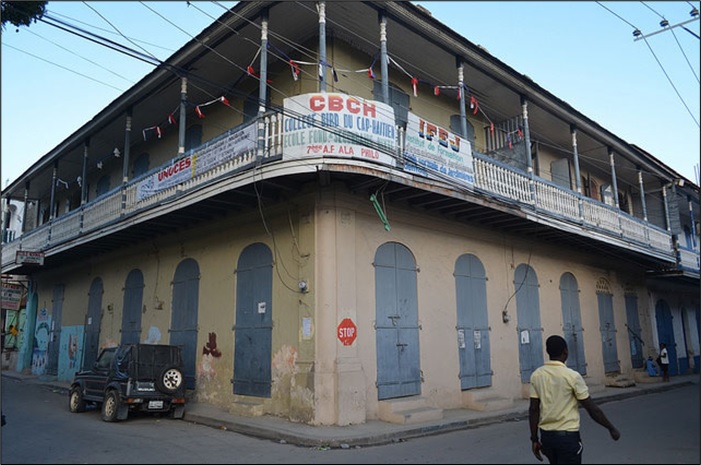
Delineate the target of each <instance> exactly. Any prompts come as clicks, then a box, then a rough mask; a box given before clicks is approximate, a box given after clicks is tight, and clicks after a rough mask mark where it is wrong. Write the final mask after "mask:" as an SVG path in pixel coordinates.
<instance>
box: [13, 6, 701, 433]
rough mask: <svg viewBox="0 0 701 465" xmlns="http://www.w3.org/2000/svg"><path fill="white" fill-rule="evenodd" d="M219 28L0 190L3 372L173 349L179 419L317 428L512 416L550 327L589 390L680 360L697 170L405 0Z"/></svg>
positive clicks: (231, 18)
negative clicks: (234, 415) (11, 286)
mask: <svg viewBox="0 0 701 465" xmlns="http://www.w3.org/2000/svg"><path fill="white" fill-rule="evenodd" d="M222 13H223V14H222V16H221V17H220V18H218V19H217V20H216V21H215V22H214V23H212V25H211V26H209V27H208V28H207V29H205V30H204V31H202V33H201V34H200V35H198V36H197V37H196V38H194V39H193V40H192V41H190V42H189V43H188V44H186V45H185V46H184V47H183V48H182V49H180V50H178V51H177V52H176V53H174V54H173V55H172V56H171V57H170V58H169V59H168V60H167V61H165V62H162V63H159V64H158V65H157V66H156V68H155V69H154V71H153V72H151V73H150V74H148V75H147V76H145V77H144V78H143V79H142V80H141V81H140V82H138V83H137V84H136V85H134V86H133V87H132V88H130V89H129V90H128V91H127V92H125V93H124V94H123V95H122V96H120V97H119V98H118V99H116V100H115V101H113V102H112V103H111V104H110V105H109V106H107V107H106V108H105V109H104V110H102V111H101V112H100V113H98V114H97V115H95V117H94V118H93V119H92V120H90V121H89V122H87V123H86V124H85V125H84V126H83V127H81V128H80V129H79V130H77V131H76V132H75V133H73V134H70V135H68V137H67V138H66V139H65V140H64V141H63V142H62V143H61V144H60V145H59V146H57V147H56V148H55V149H54V150H52V151H51V152H49V153H47V154H46V155H45V156H44V157H43V158H41V159H40V160H39V161H38V162H37V163H35V164H34V165H33V166H32V167H31V168H30V169H28V170H27V171H26V172H25V173H24V174H23V175H22V176H21V177H19V178H18V179H17V180H15V181H14V182H12V183H11V184H10V185H9V186H8V187H7V188H6V189H5V190H4V191H3V193H2V194H3V199H5V200H6V201H7V202H14V201H16V200H19V201H21V202H22V204H23V205H26V206H27V208H26V209H24V210H23V211H24V213H23V217H22V221H21V230H20V231H17V233H16V234H14V235H13V236H12V237H10V236H7V237H5V236H3V237H4V238H5V239H6V240H7V242H6V243H4V244H3V250H2V271H3V276H7V277H8V279H9V277H24V278H23V279H26V280H27V283H28V285H27V287H28V291H27V292H28V294H27V299H26V306H25V307H24V308H22V310H21V312H23V313H24V317H25V318H24V322H25V323H24V328H23V329H24V332H25V333H26V334H27V335H31V337H25V338H24V341H25V342H24V343H23V344H22V345H21V347H20V349H19V356H18V359H17V363H16V367H15V369H16V370H18V371H29V370H31V372H32V373H35V374H37V375H44V376H55V377H57V378H58V379H60V380H69V379H70V378H71V377H72V375H73V373H74V372H75V371H76V370H77V369H79V368H80V367H81V366H89V365H91V364H92V363H93V361H94V360H95V357H96V355H97V353H98V350H99V349H100V348H102V347H105V346H112V345H116V344H118V343H120V342H137V341H141V342H147V343H148V342H150V343H171V344H178V345H181V346H182V347H183V349H184V354H185V363H186V377H187V383H188V387H189V388H190V389H191V394H192V396H193V398H194V399H195V400H196V401H198V402H206V403H211V404H214V405H217V406H220V407H222V408H225V409H228V410H230V411H235V412H239V413H243V414H249V415H263V414H270V415H277V416H280V417H283V418H287V419H289V420H291V421H296V422H304V423H309V424H324V425H349V424H353V423H363V422H365V421H367V420H370V419H382V420H386V421H394V422H405V421H410V420H407V418H408V417H407V416H406V415H404V413H403V412H404V411H403V409H405V408H411V409H414V413H415V415H414V416H413V417H412V418H424V419H425V418H430V417H432V416H435V415H442V414H443V413H442V412H443V410H445V409H453V408H465V407H467V408H475V409H486V408H503V407H505V406H508V405H509V404H510V403H511V402H513V401H514V400H515V399H519V398H522V397H524V396H526V395H527V389H528V382H529V376H530V374H531V372H532V371H533V370H534V369H535V368H536V367H538V366H539V365H540V364H542V363H543V361H544V359H545V350H544V340H545V338H546V337H547V336H548V335H550V334H561V335H563V336H564V337H566V339H567V340H568V342H569V345H570V358H569V360H568V363H569V364H570V366H571V367H572V368H574V369H576V370H578V371H580V372H581V373H582V374H583V375H585V377H586V379H587V382H588V383H589V384H590V386H592V389H596V387H597V386H604V385H616V384H617V383H618V385H626V384H627V383H630V382H635V381H636V379H638V378H639V376H638V372H639V371H640V370H641V369H642V367H643V363H644V360H645V359H646V358H647V357H648V355H652V356H653V358H654V356H655V354H656V352H657V347H658V345H659V343H660V342H666V343H667V346H668V348H669V349H670V356H671V360H672V364H671V370H670V371H671V374H672V375H676V374H679V373H687V372H690V371H698V370H699V366H700V362H699V350H700V347H699V321H700V320H701V319H700V318H699V222H698V220H699V188H698V186H696V185H694V184H693V183H692V182H691V181H690V180H688V179H685V178H683V177H682V176H680V175H679V174H678V173H676V172H674V171H673V170H672V169H670V168H669V167H668V166H666V165H665V164H664V163H663V162H661V161H660V160H659V159H657V158H655V156H653V155H652V154H649V153H646V152H645V151H643V150H641V149H640V148H638V147H637V146H635V145H632V144H631V143H629V142H627V141H624V140H622V139H621V138H619V137H617V136H616V135H615V134H613V133H611V132H610V131H608V130H607V129H605V128H603V127H601V126H600V125H599V124H597V123H596V122H595V121H592V120H591V119H589V118H588V117H587V116H585V115H583V114H581V113H580V112H578V111H577V110H576V109H574V108H572V107H571V106H570V105H568V104H567V103H566V102H564V101H562V100H560V99H558V98H557V97H556V96H555V95H552V94H551V93H550V92H548V91H547V90H546V89H543V88H542V87H540V86H539V85H538V84H537V83H535V82H533V81H532V80H531V79H529V78H528V77H527V76H524V75H522V74H520V73H519V72H518V71H516V70H514V69H512V68H511V67H509V65H508V64H506V63H503V62H501V61H500V60H498V59H496V58H495V57H493V56H491V55H490V54H489V53H488V52H487V51H486V50H484V49H483V48H481V47H479V46H477V45H475V44H473V43H471V42H470V41H469V40H468V39H467V38H464V37H461V36H460V35H458V34H457V33H455V32H454V31H452V30H450V29H448V28H447V27H445V26H444V25H442V24H441V23H440V22H438V21H437V20H435V19H434V18H433V17H432V16H431V15H430V13H429V12H427V11H426V10H425V9H423V8H420V7H417V6H415V5H412V4H410V3H405V2H373V1H369V2H240V3H238V4H237V5H236V6H235V7H234V8H233V9H232V10H230V11H224V10H223V11H222ZM8 224H9V223H8ZM420 409H422V410H420ZM416 412H422V414H421V415H419V414H416Z"/></svg>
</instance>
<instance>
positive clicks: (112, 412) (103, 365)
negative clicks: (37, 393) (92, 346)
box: [68, 344, 185, 421]
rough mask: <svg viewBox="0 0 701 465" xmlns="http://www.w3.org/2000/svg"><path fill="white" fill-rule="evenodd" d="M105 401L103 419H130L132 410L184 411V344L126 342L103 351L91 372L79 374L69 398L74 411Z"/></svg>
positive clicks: (180, 414)
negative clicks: (182, 350) (178, 345)
mask: <svg viewBox="0 0 701 465" xmlns="http://www.w3.org/2000/svg"><path fill="white" fill-rule="evenodd" d="M88 404H94V405H100V404H101V405H102V419H103V420H104V421H117V420H126V419H127V416H128V415H129V411H130V410H132V411H144V412H159V413H169V414H170V415H171V416H172V417H173V418H182V417H183V414H184V412H185V378H184V376H183V369H182V356H181V353H180V347H177V346H171V345H163V344H124V345H120V346H119V347H110V348H107V349H104V350H102V352H101V353H100V355H99V357H98V358H97V361H96V362H95V364H94V365H93V368H92V369H91V370H86V371H79V372H77V373H76V374H75V378H74V379H73V383H72V384H71V389H70V394H69V397H68V407H69V409H70V411H71V412H73V413H78V412H84V411H85V410H86V407H87V405H88Z"/></svg>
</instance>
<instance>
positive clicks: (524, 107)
mask: <svg viewBox="0 0 701 465" xmlns="http://www.w3.org/2000/svg"><path fill="white" fill-rule="evenodd" d="M521 113H522V114H523V138H524V141H523V142H524V150H525V152H526V166H527V167H528V168H527V169H528V184H529V186H530V189H531V201H532V202H533V204H534V205H535V203H536V193H535V180H534V179H533V161H532V160H531V130H530V128H529V126H528V101H527V100H526V97H525V96H523V95H521Z"/></svg>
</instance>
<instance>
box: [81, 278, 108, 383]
mask: <svg viewBox="0 0 701 465" xmlns="http://www.w3.org/2000/svg"><path fill="white" fill-rule="evenodd" d="M103 293H104V289H103V287H102V279H101V278H95V279H93V281H92V283H91V284H90V293H89V294H88V313H87V315H85V339H84V341H85V342H84V344H83V363H82V367H83V369H84V370H87V369H89V368H91V367H92V365H93V363H95V360H97V355H98V352H99V350H100V325H101V324H102V294H103Z"/></svg>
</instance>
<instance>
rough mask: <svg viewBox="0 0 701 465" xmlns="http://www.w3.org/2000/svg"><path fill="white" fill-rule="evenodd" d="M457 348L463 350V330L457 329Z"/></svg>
mask: <svg viewBox="0 0 701 465" xmlns="http://www.w3.org/2000/svg"><path fill="white" fill-rule="evenodd" d="M458 348H459V349H464V348H465V330H464V329H458Z"/></svg>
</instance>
